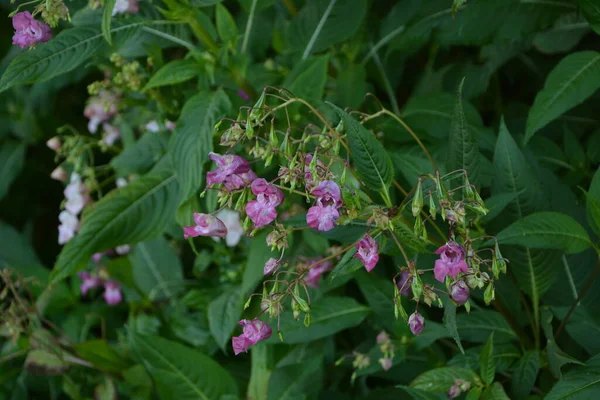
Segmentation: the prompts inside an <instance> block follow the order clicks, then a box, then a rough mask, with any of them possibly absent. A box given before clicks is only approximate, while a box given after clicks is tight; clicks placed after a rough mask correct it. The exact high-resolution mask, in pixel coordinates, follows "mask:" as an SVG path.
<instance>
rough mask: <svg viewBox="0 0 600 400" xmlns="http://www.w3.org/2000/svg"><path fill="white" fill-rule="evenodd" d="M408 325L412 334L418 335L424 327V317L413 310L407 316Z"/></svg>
mask: <svg viewBox="0 0 600 400" xmlns="http://www.w3.org/2000/svg"><path fill="white" fill-rule="evenodd" d="M408 326H409V327H410V331H411V332H412V333H413V335H420V334H421V332H423V328H425V318H423V316H422V315H421V314H419V312H418V311H415V312H414V313H412V314H411V315H410V317H408Z"/></svg>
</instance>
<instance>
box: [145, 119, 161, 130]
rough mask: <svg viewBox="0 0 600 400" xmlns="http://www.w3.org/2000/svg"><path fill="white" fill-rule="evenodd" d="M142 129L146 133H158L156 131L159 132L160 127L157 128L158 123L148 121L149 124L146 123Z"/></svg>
mask: <svg viewBox="0 0 600 400" xmlns="http://www.w3.org/2000/svg"><path fill="white" fill-rule="evenodd" d="M144 128H145V129H146V130H147V131H150V132H158V131H160V126H158V122H156V121H150V122H148V123H147V124H146V126H145V127H144Z"/></svg>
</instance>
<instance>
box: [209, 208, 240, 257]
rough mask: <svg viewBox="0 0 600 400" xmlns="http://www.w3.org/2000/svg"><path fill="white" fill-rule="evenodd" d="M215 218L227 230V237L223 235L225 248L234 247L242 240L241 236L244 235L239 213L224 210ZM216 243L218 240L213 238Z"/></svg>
mask: <svg viewBox="0 0 600 400" xmlns="http://www.w3.org/2000/svg"><path fill="white" fill-rule="evenodd" d="M215 217H217V218H219V219H220V220H221V221H223V223H224V224H225V228H227V235H225V244H227V247H235V246H237V244H238V243H239V242H240V240H241V239H242V236H244V234H245V233H246V232H245V231H244V228H243V227H242V221H241V220H240V213H238V212H237V211H233V210H230V209H229V208H224V209H222V210H221V211H219V212H218V213H217V214H216V215H215ZM214 239H215V240H216V241H218V240H220V239H219V238H214Z"/></svg>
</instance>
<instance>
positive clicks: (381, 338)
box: [375, 331, 390, 344]
mask: <svg viewBox="0 0 600 400" xmlns="http://www.w3.org/2000/svg"><path fill="white" fill-rule="evenodd" d="M375 341H376V342H377V344H385V343H389V342H390V336H389V335H388V334H387V332H386V331H381V332H379V334H378V335H377V337H376V338H375Z"/></svg>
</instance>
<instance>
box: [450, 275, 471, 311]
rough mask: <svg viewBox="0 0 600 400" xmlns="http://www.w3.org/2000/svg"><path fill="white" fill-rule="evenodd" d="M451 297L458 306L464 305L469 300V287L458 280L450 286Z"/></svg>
mask: <svg viewBox="0 0 600 400" xmlns="http://www.w3.org/2000/svg"><path fill="white" fill-rule="evenodd" d="M450 296H451V297H452V300H454V302H455V303H456V304H458V305H459V306H460V305H463V304H465V303H466V302H467V301H468V300H469V296H470V291H469V287H468V286H467V284H466V283H465V281H463V280H458V281H456V282H454V283H453V284H452V285H450Z"/></svg>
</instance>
